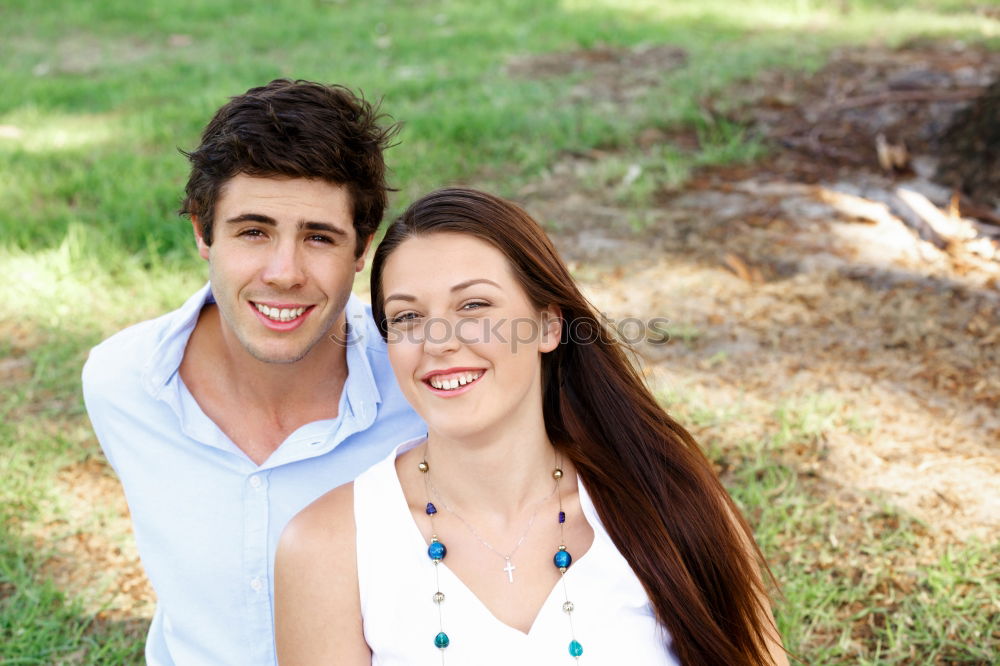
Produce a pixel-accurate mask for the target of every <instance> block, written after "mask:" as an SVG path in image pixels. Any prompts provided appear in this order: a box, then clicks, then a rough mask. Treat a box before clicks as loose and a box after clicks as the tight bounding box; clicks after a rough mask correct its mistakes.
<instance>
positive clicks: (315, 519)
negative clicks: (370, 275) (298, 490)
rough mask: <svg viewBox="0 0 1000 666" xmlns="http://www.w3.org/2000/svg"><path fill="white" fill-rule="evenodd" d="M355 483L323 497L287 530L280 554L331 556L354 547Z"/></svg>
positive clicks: (300, 514) (284, 532)
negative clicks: (338, 551) (333, 552)
mask: <svg viewBox="0 0 1000 666" xmlns="http://www.w3.org/2000/svg"><path fill="white" fill-rule="evenodd" d="M354 532H355V527H354V482H351V483H345V484H344V485H342V486H338V487H337V488H334V489H333V490H330V491H328V492H326V493H325V494H323V495H321V496H320V497H319V498H317V499H316V500H315V501H313V503H312V504H310V505H308V506H307V507H306V508H304V509H302V511H300V512H299V513H298V514H297V515H296V516H295V517H293V518H292V519H291V520H290V521H289V522H288V525H286V526H285V529H284V531H283V532H282V534H281V541H280V543H279V546H278V548H279V550H280V551H281V552H282V553H284V554H285V555H286V556H288V555H292V556H303V557H311V556H313V555H323V556H329V555H330V554H331V550H340V549H343V548H351V549H353V547H354V538H355V535H354Z"/></svg>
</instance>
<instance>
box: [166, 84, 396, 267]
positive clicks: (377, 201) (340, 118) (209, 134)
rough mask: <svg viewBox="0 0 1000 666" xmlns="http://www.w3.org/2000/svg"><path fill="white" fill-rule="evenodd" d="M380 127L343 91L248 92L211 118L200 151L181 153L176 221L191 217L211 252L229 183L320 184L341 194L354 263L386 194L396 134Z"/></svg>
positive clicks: (280, 87) (378, 117)
mask: <svg viewBox="0 0 1000 666" xmlns="http://www.w3.org/2000/svg"><path fill="white" fill-rule="evenodd" d="M383 119H385V116H384V115H383V114H382V113H380V110H379V107H378V105H377V104H374V105H373V104H371V103H370V102H367V101H366V100H365V99H364V98H363V97H361V96H359V95H355V94H354V93H353V92H352V91H351V90H349V89H347V88H345V87H343V86H338V85H329V86H328V85H322V84H319V83H313V82H311V81H290V80H288V79H275V80H274V81H271V82H270V83H268V84H267V85H266V86H262V87H259V88H251V89H250V90H248V91H247V92H246V93H244V94H243V95H239V96H237V97H233V98H232V99H231V100H230V101H229V103H228V104H226V105H225V106H223V107H222V108H221V109H219V110H218V112H216V114H215V117H214V118H212V121H211V122H210V123H209V124H208V126H207V127H206V128H205V131H204V133H202V135H201V145H199V146H198V147H197V148H196V149H195V150H193V151H192V152H190V153H188V152H185V151H181V152H183V153H184V154H185V155H186V156H187V158H188V159H189V160H190V161H191V175H190V176H189V177H188V183H187V187H186V188H185V194H186V196H185V198H184V203H183V205H182V206H181V210H180V213H181V214H182V215H188V216H194V217H197V219H198V223H199V224H200V226H201V233H202V237H203V238H204V240H205V244H206V245H211V244H212V223H213V221H214V214H215V204H216V202H217V201H218V200H219V196H220V194H221V193H222V191H223V188H224V187H225V185H226V182H227V181H228V180H229V179H230V178H232V177H233V176H236V175H237V174H241V173H243V174H247V175H249V176H262V177H275V176H277V177H286V178H312V179H320V180H324V181H328V182H330V183H334V184H337V185H343V186H345V187H346V188H347V191H348V193H349V195H350V202H351V208H352V214H353V217H354V230H355V232H356V233H357V247H356V249H355V254H356V255H357V256H360V255H361V252H362V251H364V247H365V240H367V238H368V237H369V236H370V235H372V234H373V233H375V230H376V229H377V228H378V225H379V223H380V222H381V221H382V215H383V213H384V212H385V208H386V205H387V199H388V192H389V191H390V190H391V188H389V187H388V186H387V185H386V182H385V160H384V158H383V156H382V152H383V151H384V150H385V149H386V148H387V147H389V145H390V141H391V140H392V138H393V137H394V136H395V134H396V132H397V131H398V126H397V125H396V124H395V123H389V124H386V125H385V126H383V125H381V124H380V123H381V121H383Z"/></svg>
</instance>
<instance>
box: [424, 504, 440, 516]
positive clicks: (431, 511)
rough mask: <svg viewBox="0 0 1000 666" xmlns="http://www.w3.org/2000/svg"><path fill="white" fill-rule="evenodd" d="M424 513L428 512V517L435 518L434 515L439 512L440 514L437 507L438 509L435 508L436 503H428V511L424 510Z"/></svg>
mask: <svg viewBox="0 0 1000 666" xmlns="http://www.w3.org/2000/svg"><path fill="white" fill-rule="evenodd" d="M424 511H426V512H427V515H428V516H433V515H434V514H435V513H437V512H438V510H437V507H436V506H434V503H433V502H428V503H427V508H426V509H424Z"/></svg>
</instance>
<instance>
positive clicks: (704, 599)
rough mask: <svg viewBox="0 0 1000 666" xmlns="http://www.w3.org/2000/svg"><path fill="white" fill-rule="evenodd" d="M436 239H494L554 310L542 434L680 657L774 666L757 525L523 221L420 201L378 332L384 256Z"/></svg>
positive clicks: (543, 240)
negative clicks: (557, 322)
mask: <svg viewBox="0 0 1000 666" xmlns="http://www.w3.org/2000/svg"><path fill="white" fill-rule="evenodd" d="M434 233H459V234H468V235H472V236H475V237H477V238H479V239H481V240H483V241H486V242H487V243H489V244H491V245H493V246H494V247H496V248H497V249H499V250H500V251H501V252H503V254H504V255H505V256H506V257H507V260H508V261H509V262H510V264H511V266H512V268H513V270H514V273H515V275H516V276H517V279H518V280H519V282H520V284H521V286H522V287H523V288H524V290H525V292H526V293H527V295H528V297H529V298H530V300H531V301H532V303H533V304H534V305H535V306H536V307H538V308H542V307H545V306H549V305H555V306H558V307H559V309H560V311H561V313H562V318H563V330H562V342H561V344H559V345H558V347H557V348H556V350H555V351H552V352H550V353H548V354H545V355H544V356H543V357H542V382H543V383H542V386H543V388H542V393H543V395H542V400H543V405H544V415H545V427H546V430H547V434H548V436H549V439H550V440H551V441H552V442H553V443H554V444H555V445H556V446H557V447H559V448H560V450H562V451H563V452H564V455H566V456H567V457H568V458H570V459H571V460H572V461H573V463H574V464H575V465H576V468H577V470H578V473H579V475H580V477H581V478H582V479H583V482H584V484H585V485H586V487H587V491H588V492H589V493H590V496H591V498H592V499H593V502H594V506H595V508H596V509H597V513H598V515H599V516H600V518H601V521H602V522H603V524H604V526H605V528H606V529H607V531H608V534H609V535H610V536H611V539H612V540H613V541H614V543H615V545H616V546H617V547H618V550H619V551H620V552H621V554H622V555H623V556H624V557H625V559H626V560H627V561H628V563H629V564H630V565H631V567H632V570H633V571H634V572H635V574H636V575H637V576H638V577H639V580H640V581H642V584H643V586H644V587H645V589H646V593H647V594H648V595H649V598H650V600H651V601H652V605H653V608H654V610H655V612H656V616H657V618H658V619H659V621H660V623H661V624H662V625H663V626H665V627H666V628H667V630H668V631H669V632H670V637H671V641H672V645H671V648H672V650H673V652H674V654H676V656H677V657H678V658H679V659H680V661H681V663H682V664H697V665H699V666H702V665H704V666H709V665H713V666H714V665H718V666H737V665H741V664H747V665H753V666H764V665H765V664H771V663H773V662H772V660H771V658H770V656H769V654H768V650H767V645H766V640H765V636H766V635H767V633H769V632H770V631H772V629H771V628H770V627H769V626H768V624H767V621H766V619H765V618H767V617H768V615H767V613H766V611H765V609H764V608H763V607H762V604H763V603H765V601H764V600H765V599H766V595H765V593H764V590H763V588H762V582H761V577H760V575H759V572H760V570H759V568H758V567H762V566H763V567H764V568H765V569H766V566H765V565H764V560H763V557H762V556H761V554H760V551H759V549H757V546H756V545H755V543H754V540H753V536H752V533H751V531H750V527H749V526H748V525H747V523H746V521H745V520H744V519H743V517H742V515H741V514H740V512H739V510H738V509H737V508H736V506H735V504H734V503H733V501H732V499H731V498H730V497H729V494H728V493H727V492H726V491H725V489H724V488H723V486H722V484H721V483H720V482H719V480H718V478H717V477H716V475H715V473H714V472H713V470H712V468H711V466H710V464H709V462H708V460H707V459H706V458H705V455H704V454H703V453H702V451H701V450H700V448H699V447H698V445H697V443H696V442H695V440H694V438H693V437H692V436H691V435H690V434H689V433H688V432H687V431H686V430H685V429H684V428H683V427H682V426H681V425H680V424H678V423H677V422H676V421H674V420H673V419H672V418H670V416H668V415H667V414H666V412H664V410H663V408H662V407H660V405H659V404H657V402H656V400H655V399H654V398H653V396H652V394H651V393H650V391H649V389H648V388H647V387H646V385H645V383H644V382H643V380H642V379H641V377H640V376H639V373H638V372H636V370H635V367H634V366H633V365H632V364H631V363H630V362H629V360H628V357H627V355H626V353H625V350H624V349H623V347H622V345H621V344H620V343H619V342H618V341H617V339H616V337H615V336H614V335H612V333H611V332H610V331H609V330H608V329H607V327H606V326H605V324H604V322H603V320H602V318H601V317H599V316H598V314H597V312H596V310H595V309H594V307H593V306H592V305H591V304H590V303H589V302H588V301H587V300H586V299H585V298H584V297H583V295H582V294H581V293H580V290H579V289H578V288H577V286H576V283H575V282H574V281H573V278H572V277H571V276H570V274H569V271H568V270H567V268H566V265H565V264H564V263H563V261H562V259H561V258H560V257H559V255H558V253H557V252H556V250H555V247H554V246H553V245H552V243H551V241H550V240H549V239H548V237H547V236H546V235H545V232H544V231H542V229H541V227H539V225H538V224H537V223H536V222H535V221H534V220H533V219H532V218H531V217H530V216H529V215H528V214H527V213H525V212H524V211H523V210H521V209H520V208H519V207H517V206H515V205H514V204H512V203H510V202H508V201H505V200H503V199H500V198H498V197H495V196H492V195H489V194H486V193H483V192H478V191H476V190H466V189H443V190H438V191H436V192H432V193H431V194H428V195H427V196H425V197H423V198H422V199H420V200H418V201H416V202H415V203H413V204H412V205H411V206H410V207H409V208H408V209H407V210H406V212H404V213H403V214H402V216H400V217H399V219H397V220H396V221H395V222H394V223H393V224H392V225H391V226H390V227H389V229H388V231H387V232H386V235H385V238H384V240H383V241H382V243H381V244H380V245H379V246H378V249H377V250H376V251H375V256H374V258H373V260H372V271H371V294H372V310H373V314H374V317H375V321H376V323H377V324H378V326H379V328H380V329H381V331H382V335H383V336H386V335H387V332H388V331H387V325H386V318H385V309H384V308H383V304H382V299H383V291H382V271H383V268H384V267H385V262H386V260H387V259H388V257H389V256H390V255H391V254H392V252H393V250H395V249H396V248H397V247H398V246H399V245H400V244H401V243H402V242H403V241H405V240H406V239H408V238H411V237H414V236H425V235H428V234H434Z"/></svg>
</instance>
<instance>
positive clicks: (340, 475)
mask: <svg viewBox="0 0 1000 666" xmlns="http://www.w3.org/2000/svg"><path fill="white" fill-rule="evenodd" d="M379 121H380V116H379V115H378V112H377V109H376V108H373V107H372V106H371V105H370V104H368V103H367V102H365V101H364V100H361V99H358V98H357V97H355V96H354V95H353V94H352V93H351V92H350V91H348V90H346V89H344V88H341V87H338V86H322V85H319V84H315V83H308V82H291V81H286V80H277V81H272V82H271V83H269V84H268V85H266V86H264V87H261V88H253V89H251V90H249V91H247V93H246V94H244V95H241V96H239V97H235V98H233V99H232V100H231V101H230V102H229V103H228V104H226V105H225V106H223V107H222V108H221V109H220V110H219V111H218V112H217V113H216V115H215V117H214V118H213V119H212V121H211V122H210V123H209V125H208V127H207V128H206V129H205V132H204V134H203V135H202V141H201V145H200V146H199V147H198V148H197V149H196V150H195V151H194V152H192V153H190V154H189V155H188V157H189V159H190V161H191V164H192V168H191V176H190V179H189V180H188V184H187V197H186V199H185V201H184V207H183V212H184V213H186V214H188V215H189V216H190V218H191V222H192V226H193V227H194V235H195V239H196V241H197V245H198V251H199V253H200V255H201V256H202V257H203V258H204V259H206V260H207V261H208V267H209V284H208V285H206V286H205V287H204V288H202V289H201V290H199V291H198V292H197V293H195V294H194V295H193V296H192V297H191V298H190V299H188V301H187V302H186V303H185V304H184V305H183V306H181V308H180V309H178V310H176V311H174V312H171V313H169V314H166V315H163V316H161V317H159V318H158V319H154V320H151V321H147V322H143V323H141V324H137V325H135V326H132V327H131V328H128V329H126V330H124V331H122V332H120V333H118V334H116V335H114V336H112V337H111V338H109V339H108V340H106V341H104V342H103V343H101V344H100V345H98V346H97V347H95V348H94V349H93V350H92V351H91V354H90V359H89V360H88V361H87V364H86V366H85V367H84V370H83V390H84V398H85V400H86V404H87V410H88V412H89V414H90V418H91V421H92V422H93V425H94V430H95V432H96V433H97V436H98V439H99V440H100V442H101V446H102V447H103V449H104V451H105V453H106V454H107V457H108V460H109V461H110V462H111V465H112V466H113V467H114V469H115V471H116V472H117V473H118V476H119V478H120V479H121V481H122V485H123V486H124V489H125V495H126V497H127V499H128V504H129V508H130V510H131V513H132V520H133V524H134V529H135V535H136V541H137V543H138V546H139V552H140V555H141V557H142V560H143V564H144V566H145V568H146V572H147V574H148V575H149V579H150V581H151V582H152V584H153V587H154V589H155V590H156V594H157V599H158V604H157V609H156V614H155V616H154V617H153V622H152V626H151V627H150V630H149V636H148V639H147V642H146V660H147V663H149V664H150V665H151V666H160V665H164V664H179V665H185V666H186V665H187V664H206V665H208V664H211V665H216V664H218V665H234V666H235V665H237V664H238V665H240V666H246V665H254V664H273V663H274V661H275V658H274V640H273V632H272V603H271V600H272V583H271V571H272V566H273V561H272V560H273V555H274V549H275V547H276V544H277V540H278V537H279V535H280V534H281V530H282V528H283V527H284V525H285V523H286V522H287V521H288V520H289V518H291V517H292V516H293V515H295V514H296V513H297V512H298V511H299V510H300V509H302V508H303V507H304V506H306V505H307V504H309V503H310V502H311V501H312V500H313V499H315V498H316V497H318V496H319V495H320V494H322V493H323V492H325V491H327V490H329V489H331V488H333V487H335V486H337V485H339V484H341V483H345V482H347V481H350V480H351V479H353V478H354V477H355V476H357V475H358V474H359V473H360V472H361V471H363V470H364V469H366V468H368V467H369V466H370V465H371V464H372V463H374V462H375V461H377V460H379V459H381V458H382V457H383V456H385V455H386V454H387V453H388V451H389V450H390V449H391V448H392V447H393V446H394V445H395V444H397V443H398V442H400V441H403V440H405V439H408V438H410V437H414V436H417V435H419V434H421V433H422V432H424V425H423V423H422V422H421V421H420V420H419V418H417V417H416V415H414V413H413V412H412V411H411V410H410V407H409V405H407V404H406V401H405V400H404V399H403V397H402V395H401V394H400V392H399V388H398V387H397V385H396V382H395V379H394V378H393V375H392V370H391V368H390V367H389V363H388V360H387V357H386V350H385V345H384V343H383V341H382V338H381V336H380V335H379V333H378V330H377V329H376V328H375V324H374V322H372V320H371V316H370V309H369V308H368V307H366V306H365V305H363V304H362V303H361V302H360V301H358V300H357V299H355V298H354V297H353V296H352V295H351V284H352V281H353V278H354V275H355V273H356V272H357V271H360V270H361V269H362V267H363V265H364V260H365V253H366V252H367V250H368V247H369V245H370V244H371V241H372V237H373V235H374V233H375V230H376V228H377V226H378V224H379V222H380V221H381V219H382V214H383V211H384V209H385V206H386V189H387V188H386V184H385V164H384V161H383V157H382V151H383V149H384V147H385V145H386V143H387V142H388V140H389V138H390V137H391V136H392V134H393V128H391V127H389V128H384V127H381V126H380V125H379Z"/></svg>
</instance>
